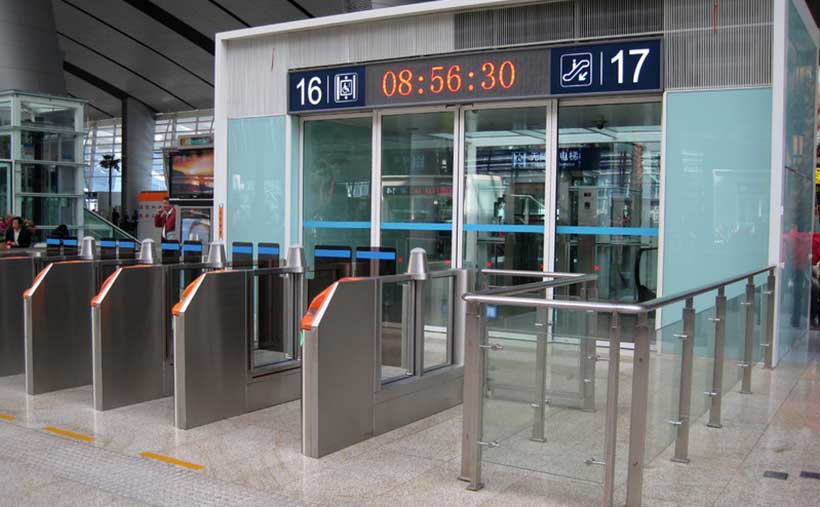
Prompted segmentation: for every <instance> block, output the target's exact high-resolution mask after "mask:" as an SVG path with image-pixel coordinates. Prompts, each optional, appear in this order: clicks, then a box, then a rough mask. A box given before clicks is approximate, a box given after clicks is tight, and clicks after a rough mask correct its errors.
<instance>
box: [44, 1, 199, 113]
mask: <svg viewBox="0 0 820 507" xmlns="http://www.w3.org/2000/svg"><path fill="white" fill-rule="evenodd" d="M55 13H56V14H57V16H56V21H57V23H56V24H57V32H58V33H60V34H62V35H61V36H60V37H59V41H60V45H61V47H62V48H63V50H66V49H67V46H72V47H73V48H74V49H78V47H79V46H78V44H82V45H85V46H88V47H90V48H92V49H93V50H95V51H97V52H99V53H102V54H103V55H105V56H107V57H109V58H111V59H113V60H115V61H117V62H119V63H120V64H122V65H123V66H125V67H127V68H129V69H131V70H132V71H134V72H136V73H137V74H139V75H141V76H144V77H146V78H148V79H150V80H152V81H154V82H155V83H157V84H158V85H160V86H161V87H163V88H165V89H166V90H169V91H170V92H172V93H173V94H175V95H177V96H179V97H180V98H182V99H183V100H185V101H186V102H188V103H191V104H193V105H194V107H196V108H210V107H213V105H212V104H213V86H211V85H209V84H208V82H206V81H204V80H203V79H202V78H199V77H197V75H196V74H195V73H192V72H190V71H188V70H186V69H184V68H182V67H184V66H185V64H184V63H183V64H180V65H181V66H180V65H176V64H174V63H172V61H170V60H168V59H166V58H163V57H162V56H160V55H158V54H156V53H154V52H152V51H150V50H149V49H147V48H145V47H143V46H141V45H139V44H138V43H136V42H134V41H133V40H131V39H128V38H127V37H125V36H123V35H121V34H119V33H117V32H116V31H115V30H113V29H111V28H108V27H106V26H105V25H102V24H100V23H98V22H96V21H94V19H92V18H90V17H88V16H86V15H85V14H83V13H81V12H79V11H77V10H76V9H73V8H71V7H68V6H66V5H65V4H63V3H62V2H55ZM68 38H70V39H71V40H69V39H68ZM72 63H74V64H75V65H79V66H81V67H82V66H83V62H82V61H73V62H72ZM87 70H89V71H92V70H93V69H87ZM120 71H121V72H126V71H124V70H122V69H120ZM208 81H210V79H209V80H208ZM126 91H129V90H126ZM187 109H190V107H187ZM163 112H164V111H163Z"/></svg>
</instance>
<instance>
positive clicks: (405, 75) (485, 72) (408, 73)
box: [381, 60, 516, 97]
mask: <svg viewBox="0 0 820 507" xmlns="http://www.w3.org/2000/svg"><path fill="white" fill-rule="evenodd" d="M422 70H423V72H421V73H419V72H414V71H413V69H410V68H398V69H396V70H393V69H390V70H386V71H385V72H384V73H383V74H382V75H381V82H382V83H381V91H382V95H384V96H385V97H394V96H395V95H397V94H398V95H399V96H402V97H407V96H410V95H413V94H417V95H424V94H425V93H432V94H434V95H440V94H443V93H444V94H446V93H459V92H461V91H462V90H463V89H465V88H466V89H467V91H471V92H472V91H475V90H476V89H481V90H484V91H491V90H494V89H495V88H502V89H504V90H509V89H510V88H512V87H513V86H515V79H516V67H515V63H513V62H512V60H503V61H501V62H493V61H489V60H488V61H485V62H481V64H480V65H479V66H478V68H477V69H472V68H470V69H465V68H463V67H462V66H461V65H459V64H457V63H455V64H452V65H449V66H444V65H432V66H430V67H429V68H425V69H422Z"/></svg>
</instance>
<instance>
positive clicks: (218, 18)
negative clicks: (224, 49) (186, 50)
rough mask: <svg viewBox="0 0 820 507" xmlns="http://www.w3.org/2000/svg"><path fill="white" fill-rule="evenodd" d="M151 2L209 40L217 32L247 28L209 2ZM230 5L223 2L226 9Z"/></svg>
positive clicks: (177, 0)
mask: <svg viewBox="0 0 820 507" xmlns="http://www.w3.org/2000/svg"><path fill="white" fill-rule="evenodd" d="M152 1H153V2H154V3H155V4H156V5H158V6H160V7H162V8H163V9H165V10H166V11H168V12H170V13H171V14H173V15H174V16H176V17H177V18H179V19H181V20H182V21H184V22H185V23H187V24H189V25H191V26H192V27H194V28H196V29H197V30H199V31H200V32H202V33H203V34H205V35H207V36H209V37H211V38H213V35H214V34H215V33H217V32H224V31H226V30H236V29H239V28H247V27H246V26H245V25H243V24H242V23H240V22H239V21H237V20H236V19H234V18H233V17H231V16H230V15H229V14H227V13H225V12H224V11H223V10H221V9H219V7H217V6H215V5H214V4H213V3H212V2H210V1H209V0H152ZM231 3H233V2H232V1H231V0H228V1H226V2H224V4H225V6H226V7H227V6H228V5H230V4H231ZM228 10H230V9H228Z"/></svg>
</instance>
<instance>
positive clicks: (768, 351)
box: [762, 268, 775, 370]
mask: <svg viewBox="0 0 820 507" xmlns="http://www.w3.org/2000/svg"><path fill="white" fill-rule="evenodd" d="M763 294H765V295H766V327H765V334H764V335H763V340H762V341H763V342H764V343H763V345H762V347H763V348H764V350H763V361H764V362H763V365H764V367H765V368H767V369H769V370H770V369H771V368H772V364H773V361H772V355H773V354H774V297H775V278H774V268H772V269H770V270H769V276H768V277H767V278H766V290H765V291H764V292H763Z"/></svg>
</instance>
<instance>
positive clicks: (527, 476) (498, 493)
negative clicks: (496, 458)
mask: <svg viewBox="0 0 820 507" xmlns="http://www.w3.org/2000/svg"><path fill="white" fill-rule="evenodd" d="M501 466H506V465H501ZM533 477H536V475H535V474H534V473H528V474H525V475H524V476H522V477H520V478H519V479H516V480H514V481H512V482H511V483H510V484H508V485H507V486H506V487H505V488H502V489H500V490H498V491H495V492H491V494H490V496H489V497H488V498H486V499H485V500H484V501H483V502H481V503H480V504H478V505H479V507H481V506H483V505H487V504H489V503H490V502H494V501H495V500H496V499H498V498H499V497H500V496H502V495H503V494H504V493H506V492H507V491H508V490H510V489H512V488H513V487H515V486H518V484H520V483H523V482H524V481H526V480H528V479H531V478H533ZM459 482H463V481H459ZM464 484H465V486H464V489H467V486H466V484H467V482H464ZM481 491H485V490H484V489H483V488H482V489H481ZM473 493H479V491H474V492H473ZM539 499H540V500H548V498H539Z"/></svg>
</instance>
